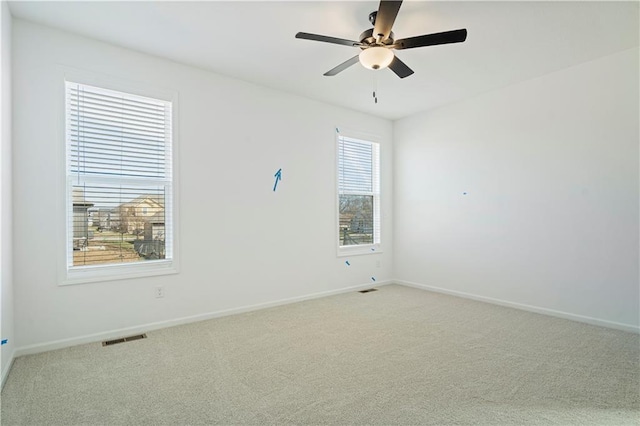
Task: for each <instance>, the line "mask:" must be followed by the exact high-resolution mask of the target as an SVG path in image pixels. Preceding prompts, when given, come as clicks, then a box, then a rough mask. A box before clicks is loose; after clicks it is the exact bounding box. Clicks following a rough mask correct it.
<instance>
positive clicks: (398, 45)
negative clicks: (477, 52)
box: [393, 29, 467, 49]
mask: <svg viewBox="0 0 640 426" xmlns="http://www.w3.org/2000/svg"><path fill="white" fill-rule="evenodd" d="M466 39H467V30H466V29H462V30H453V31H445V32H443V33H434V34H425V35H421V36H416V37H409V38H403V39H401V40H396V42H395V43H394V44H393V47H394V48H395V49H413V48H414V47H423V46H435V45H438V44H449V43H461V42H463V41H465V40H466Z"/></svg>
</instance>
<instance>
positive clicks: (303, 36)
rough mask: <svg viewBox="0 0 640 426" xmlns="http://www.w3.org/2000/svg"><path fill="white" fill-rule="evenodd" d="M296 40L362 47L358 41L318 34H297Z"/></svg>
mask: <svg viewBox="0 0 640 426" xmlns="http://www.w3.org/2000/svg"><path fill="white" fill-rule="evenodd" d="M296 38H301V39H304V40H315V41H324V42H325V43H333V44H342V45H344V46H361V45H362V43H360V42H359V41H353V40H346V39H344V38H337V37H329V36H324V35H319V34H309V33H298V34H296Z"/></svg>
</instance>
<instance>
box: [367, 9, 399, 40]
mask: <svg viewBox="0 0 640 426" xmlns="http://www.w3.org/2000/svg"><path fill="white" fill-rule="evenodd" d="M401 5H402V1H386V0H381V1H380V6H378V13H377V14H376V24H375V26H374V27H373V36H374V37H376V38H377V37H378V36H380V41H384V40H386V39H388V38H389V34H390V33H391V27H393V23H394V22H395V20H396V16H398V11H399V10H400V6H401Z"/></svg>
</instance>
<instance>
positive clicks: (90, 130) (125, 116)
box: [65, 81, 173, 281]
mask: <svg viewBox="0 0 640 426" xmlns="http://www.w3.org/2000/svg"><path fill="white" fill-rule="evenodd" d="M65 133H66V135H65V136H66V149H67V169H66V170H67V241H66V243H67V277H68V278H69V277H72V276H73V275H74V274H75V275H76V277H75V278H79V277H83V276H84V277H85V278H86V277H90V276H91V275H87V272H89V274H92V273H93V274H95V273H96V272H97V273H98V276H99V277H100V278H102V279H104V278H109V275H111V276H114V274H115V277H118V276H119V275H123V276H131V275H132V274H133V275H136V274H137V276H139V275H154V273H153V271H154V269H155V270H156V272H158V271H159V270H161V269H163V268H167V267H168V266H171V263H172V262H171V261H172V260H173V238H172V237H173V214H172V212H173V209H172V193H173V191H172V190H173V181H172V176H173V170H172V103H171V102H170V101H166V100H158V99H151V98H145V97H141V96H137V95H132V94H128V93H122V92H117V91H113V90H107V89H102V88H98V87H94V86H88V85H84V84H79V83H73V82H69V81H67V82H66V129H65ZM165 273H166V272H165ZM90 280H91V279H89V281H90ZM71 281H73V277H72V278H71Z"/></svg>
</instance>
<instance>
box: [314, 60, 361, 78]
mask: <svg viewBox="0 0 640 426" xmlns="http://www.w3.org/2000/svg"><path fill="white" fill-rule="evenodd" d="M357 62H358V55H356V56H354V57H353V58H351V59H347V60H346V61H344V62H343V63H341V64H340V65H338V66H337V67H335V68H333V69H331V70H329V71H327V72H325V73H324V74H323V75H326V76H328V77H331V76H334V75H336V74H338V73H339V72H342V71H344V70H346V69H347V68H349V67H350V66H351V65H353V64H355V63H357Z"/></svg>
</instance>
